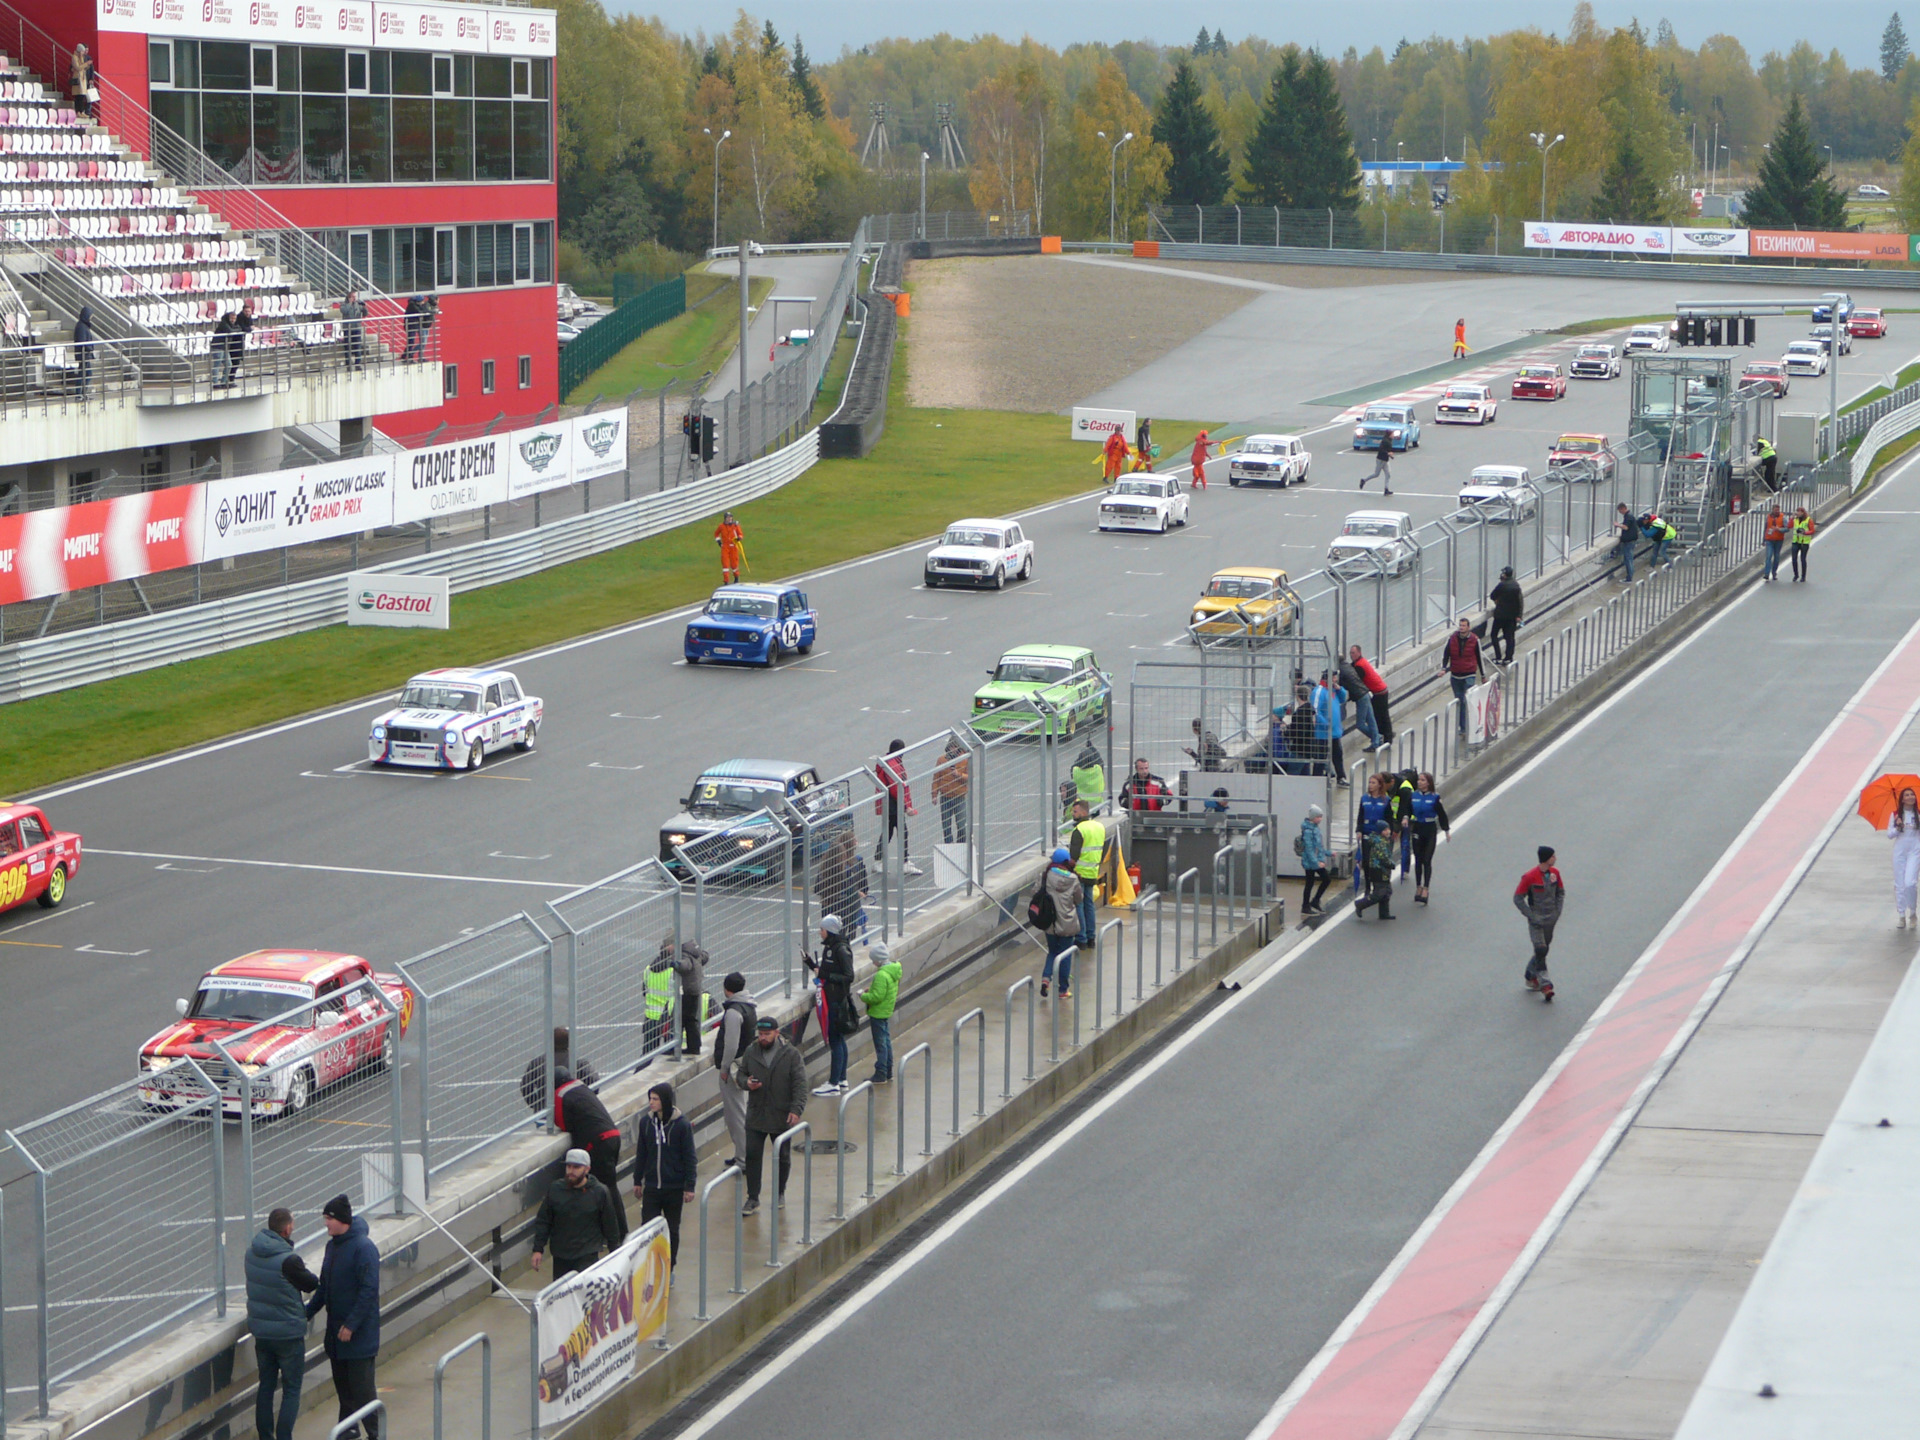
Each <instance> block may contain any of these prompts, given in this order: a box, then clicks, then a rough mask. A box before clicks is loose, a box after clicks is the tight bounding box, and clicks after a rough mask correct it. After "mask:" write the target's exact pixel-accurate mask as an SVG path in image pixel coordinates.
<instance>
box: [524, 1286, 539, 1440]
mask: <svg viewBox="0 0 1920 1440" xmlns="http://www.w3.org/2000/svg"><path fill="white" fill-rule="evenodd" d="M527 1330H528V1335H529V1338H530V1340H531V1342H532V1343H530V1344H529V1345H528V1346H527V1410H528V1425H527V1436H528V1440H540V1306H539V1303H538V1302H537V1301H536V1302H535V1304H534V1305H533V1307H532V1308H531V1309H529V1310H528V1311H527Z"/></svg>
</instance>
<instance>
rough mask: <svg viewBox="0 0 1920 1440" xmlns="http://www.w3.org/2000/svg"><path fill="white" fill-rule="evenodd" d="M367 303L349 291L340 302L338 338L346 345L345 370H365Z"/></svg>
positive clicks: (355, 293)
mask: <svg viewBox="0 0 1920 1440" xmlns="http://www.w3.org/2000/svg"><path fill="white" fill-rule="evenodd" d="M366 329H367V303H366V301H364V300H362V299H361V298H360V296H359V294H358V293H357V292H356V291H352V290H349V291H348V292H347V298H346V299H344V300H342V301H341V302H340V338H341V340H342V341H344V342H345V344H346V351H347V368H348V369H349V370H361V369H365V368H366V348H365V347H366Z"/></svg>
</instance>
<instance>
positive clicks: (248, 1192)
mask: <svg viewBox="0 0 1920 1440" xmlns="http://www.w3.org/2000/svg"><path fill="white" fill-rule="evenodd" d="M207 1043H208V1044H210V1045H212V1046H213V1052H214V1054H216V1055H218V1056H219V1057H220V1063H221V1064H223V1065H225V1066H226V1067H227V1073H228V1074H229V1075H237V1076H239V1077H240V1213H241V1214H242V1215H244V1216H246V1227H247V1228H246V1231H245V1233H246V1234H247V1235H248V1236H251V1235H252V1234H253V1232H254V1221H253V1216H254V1209H253V1076H251V1075H249V1074H248V1073H247V1072H246V1071H245V1070H244V1069H243V1068H241V1066H239V1065H238V1064H236V1063H235V1062H234V1058H233V1055H232V1052H230V1051H229V1050H228V1049H227V1047H226V1046H225V1045H224V1044H223V1043H222V1042H221V1041H219V1040H217V1039H209V1040H208V1042H207ZM215 1128H216V1129H217V1128H218V1127H217V1126H216V1127H215ZM4 1433H5V1432H4V1431H0V1434H4Z"/></svg>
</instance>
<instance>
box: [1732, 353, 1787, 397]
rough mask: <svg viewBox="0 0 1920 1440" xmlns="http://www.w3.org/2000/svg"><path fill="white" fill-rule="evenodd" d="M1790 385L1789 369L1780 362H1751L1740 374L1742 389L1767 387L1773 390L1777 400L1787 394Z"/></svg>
mask: <svg viewBox="0 0 1920 1440" xmlns="http://www.w3.org/2000/svg"><path fill="white" fill-rule="evenodd" d="M1790 383H1791V382H1790V381H1789V380H1788V379H1787V367H1786V366H1784V365H1782V364H1781V363H1780V362H1779V361H1778V360H1749V361H1748V362H1747V368H1746V369H1744V370H1742V371H1741V372H1740V388H1741V389H1743V390H1744V389H1745V388H1746V387H1747V386H1749V385H1765V386H1768V387H1769V388H1771V389H1772V391H1773V398H1774V399H1776V400H1778V399H1779V398H1780V397H1781V396H1783V395H1785V394H1786V393H1787V387H1788V385H1789V384H1790Z"/></svg>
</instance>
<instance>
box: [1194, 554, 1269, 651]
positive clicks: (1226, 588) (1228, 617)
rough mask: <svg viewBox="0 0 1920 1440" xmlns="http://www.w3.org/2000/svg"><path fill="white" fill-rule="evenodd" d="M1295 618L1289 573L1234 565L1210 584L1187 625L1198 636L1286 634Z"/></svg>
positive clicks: (1260, 566)
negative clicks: (1288, 583)
mask: <svg viewBox="0 0 1920 1440" xmlns="http://www.w3.org/2000/svg"><path fill="white" fill-rule="evenodd" d="M1295 618H1296V616H1295V613H1294V601H1293V592H1292V591H1291V590H1290V589H1288V588H1287V572H1286V571H1284V570H1275V569H1273V568H1272V567H1270V566H1266V565H1233V566H1229V567H1228V568H1227V569H1225V570H1222V571H1220V572H1219V573H1217V574H1216V575H1215V576H1214V577H1213V579H1211V580H1209V581H1208V582H1207V588H1206V589H1204V590H1202V591H1201V592H1200V598H1199V599H1198V600H1196V601H1195V602H1194V606H1193V615H1192V616H1191V618H1190V619H1189V620H1188V621H1187V624H1188V626H1189V627H1190V628H1191V629H1192V631H1193V633H1194V635H1195V636H1196V637H1207V636H1216V635H1284V634H1285V633H1286V632H1287V631H1289V630H1291V629H1292V628H1293V622H1294V620H1295Z"/></svg>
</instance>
